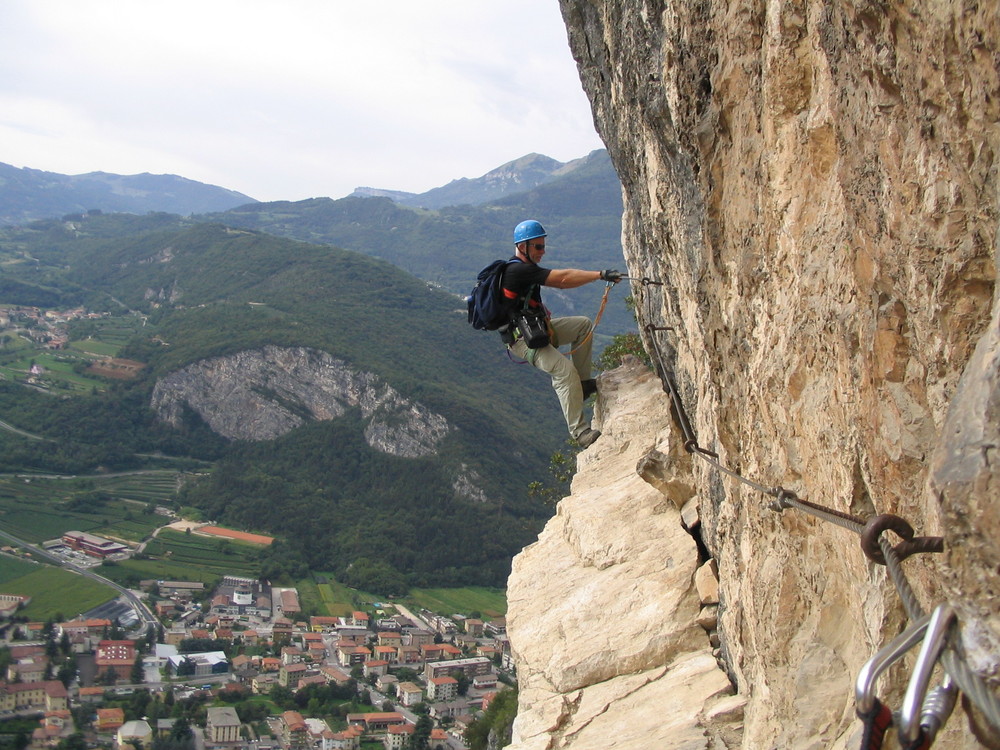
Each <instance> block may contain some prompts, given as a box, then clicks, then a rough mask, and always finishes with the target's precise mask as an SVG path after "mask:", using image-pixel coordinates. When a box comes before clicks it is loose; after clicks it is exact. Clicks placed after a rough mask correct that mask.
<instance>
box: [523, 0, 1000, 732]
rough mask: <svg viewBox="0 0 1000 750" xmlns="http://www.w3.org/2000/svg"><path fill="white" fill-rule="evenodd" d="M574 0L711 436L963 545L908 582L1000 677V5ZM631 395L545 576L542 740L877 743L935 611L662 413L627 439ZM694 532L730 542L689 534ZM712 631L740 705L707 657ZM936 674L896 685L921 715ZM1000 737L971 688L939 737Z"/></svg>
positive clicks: (587, 74)
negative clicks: (890, 662)
mask: <svg viewBox="0 0 1000 750" xmlns="http://www.w3.org/2000/svg"><path fill="white" fill-rule="evenodd" d="M561 6H562V10H563V16H564V18H565V20H566V22H567V27H568V30H569V38H570V44H571V47H572V49H573V51H574V54H575V56H576V58H577V62H578V66H579V69H580V73H581V79H582V81H583V85H584V88H585V89H586V91H587V93H588V95H589V97H590V99H591V102H592V105H593V110H594V114H595V121H596V123H597V127H598V129H599V131H600V133H601V135H602V137H603V138H604V140H605V142H606V144H607V145H608V150H609V153H610V154H611V157H612V160H613V162H614V164H615V167H616V169H617V170H618V173H619V176H620V178H621V181H622V185H623V194H624V199H625V214H624V220H623V245H624V248H625V254H626V261H627V264H628V267H629V272H630V275H631V276H633V277H636V278H646V279H647V280H648V281H649V282H651V283H648V284H639V283H634V284H633V291H634V293H635V295H636V299H637V311H638V314H639V318H640V324H641V329H642V332H643V337H644V341H645V343H646V345H647V348H648V349H649V350H650V351H651V352H652V353H654V357H655V359H656V361H657V365H658V371H659V372H658V374H659V376H660V377H659V379H658V380H660V381H661V382H662V381H663V380H665V378H666V375H667V373H672V375H673V378H674V379H675V380H676V383H677V384H678V388H679V393H680V397H681V401H682V402H683V404H684V408H685V411H686V413H687V414H688V416H689V417H690V420H691V426H692V429H693V432H694V434H695V436H696V439H697V444H698V445H699V446H701V447H703V448H705V449H707V450H710V451H713V452H714V453H716V454H718V456H719V461H720V462H721V463H722V465H724V466H726V467H729V468H731V469H733V470H735V471H738V472H739V473H740V474H742V475H743V476H745V477H748V478H750V479H752V480H753V481H755V482H757V483H758V484H759V485H761V486H763V487H765V488H770V487H778V486H780V487H783V488H786V489H788V490H791V491H793V492H795V493H796V494H797V495H798V496H799V497H800V498H803V499H806V500H808V501H811V502H814V503H817V504H820V505H823V506H827V507H831V508H833V509H836V510H838V511H841V512H844V513H849V514H851V515H854V516H859V517H863V518H868V517H870V516H873V515H875V514H882V513H892V514H897V515H898V516H900V517H902V518H904V519H906V520H907V521H909V523H910V524H912V526H913V527H914V529H915V530H916V532H917V534H918V535H919V534H928V535H936V534H939V535H941V536H943V537H944V544H945V551H944V553H943V554H938V555H921V556H916V557H913V558H909V559H908V560H906V562H905V570H906V571H907V573H908V577H909V578H910V580H911V583H912V585H913V587H914V593H915V597H916V599H917V600H918V602H919V603H920V605H921V606H922V608H923V609H925V610H928V611H929V610H930V609H932V608H933V607H934V606H935V605H936V604H938V603H941V602H945V601H947V602H949V603H950V604H952V605H953V606H954V607H955V609H956V610H957V612H958V626H957V627H956V628H955V631H954V639H955V641H956V643H958V644H960V648H961V649H962V650H963V651H964V652H965V654H966V660H967V662H968V664H969V665H970V667H972V668H973V669H974V670H975V671H976V672H977V673H978V674H979V675H981V676H982V677H984V678H985V679H987V680H989V679H993V678H994V677H995V676H996V675H997V674H998V673H1000V647H998V644H1000V625H998V624H997V623H998V622H1000V599H998V597H997V591H998V588H1000V579H998V576H997V570H998V569H1000V549H998V545H997V542H996V539H997V533H996V531H997V525H998V522H1000V521H998V519H1000V511H998V510H997V509H998V507H1000V506H998V504H997V500H998V490H997V480H996V474H995V471H996V470H995V468H994V467H995V466H996V460H995V456H994V453H995V446H996V445H997V442H996V439H997V437H998V436H997V435H996V431H997V428H996V424H997V419H996V405H995V404H996V400H997V394H998V393H1000V390H998V388H997V385H998V383H997V379H998V376H997V362H998V360H997V355H996V352H997V349H998V342H997V337H998V335H1000V333H998V325H1000V324H998V320H997V314H996V313H994V312H992V308H993V306H994V304H995V281H996V272H997V271H996V250H995V248H996V237H997V216H998V211H997V197H998V194H997V190H998V184H997V170H996V158H997V157H996V155H997V153H998V147H1000V142H998V141H1000V131H998V129H997V125H996V123H997V121H998V119H1000V118H998V115H1000V112H998V107H1000V75H998V66H997V59H998V58H1000V54H998V53H1000V50H998V41H997V40H998V39H1000V17H998V16H997V14H996V10H995V6H993V5H989V4H976V3H971V4H970V3H959V2H940V3H928V2H916V3H913V2H905V3H904V2H884V3H869V2H848V3H837V4H831V3H826V2H819V1H818V0H817V1H816V2H810V1H809V0H806V1H804V2H803V1H801V0H787V1H782V0H778V1H777V2H766V3H744V2H739V1H737V0H734V1H731V2H718V3H708V2H691V3H683V4H678V3H672V4H667V5H663V4H657V3H649V2H637V3H620V2H607V3H592V2H589V0H561ZM650 326H652V328H650ZM644 387H645V386H644ZM601 398H602V399H603V400H602V402H601V404H600V409H602V410H604V412H605V415H604V419H603V429H605V430H608V431H609V434H608V437H610V438H611V439H607V437H606V438H602V439H601V441H599V442H598V443H597V444H596V445H595V447H594V448H592V449H590V450H588V451H587V452H586V453H585V454H584V456H583V458H582V460H581V470H580V472H579V474H578V476H577V478H576V480H575V482H574V486H573V495H572V496H571V497H570V498H568V499H566V500H564V501H563V502H562V504H561V505H560V508H559V512H558V513H557V515H556V516H555V518H554V519H553V520H552V521H551V522H550V524H549V525H548V526H547V527H546V529H545V531H544V532H543V534H542V535H541V537H540V539H539V542H538V544H537V545H535V546H533V547H531V548H528V550H526V551H525V553H523V556H522V557H519V558H518V559H517V560H516V562H515V566H514V571H513V575H512V578H511V582H510V590H511V611H510V613H509V620H510V623H511V640H512V645H513V647H514V650H515V653H516V655H517V657H518V668H519V672H520V674H521V676H522V684H523V686H524V687H523V692H522V697H521V709H520V714H519V717H518V720H517V724H516V726H515V730H516V731H515V742H514V745H513V747H514V748H516V749H517V750H527V748H536V747H537V748H542V747H545V748H574V749H575V750H581V749H582V748H588V747H606V746H607V744H604V745H601V744H600V742H599V741H598V739H597V737H598V735H599V734H603V740H604V742H605V743H607V741H608V740H609V738H610V737H611V736H612V735H609V732H622V733H624V734H621V735H618V734H615V735H613V736H614V737H615V743H614V746H616V747H621V748H648V747H662V748H672V747H685V748H687V747H690V748H719V747H743V748H761V747H774V748H779V747H780V748H814V747H824V748H826V747H835V748H836V747H852V746H856V742H857V740H858V734H859V732H860V725H859V722H858V721H857V719H856V718H855V715H854V700H853V682H854V679H855V677H856V676H857V674H858V672H859V670H860V669H861V667H862V666H863V664H864V663H865V661H866V660H867V659H868V658H869V657H870V656H871V655H872V654H874V653H875V651H876V650H878V648H879V647H881V646H882V645H884V644H885V643H886V642H888V641H889V640H890V639H892V638H893V637H894V636H895V635H896V634H897V633H898V632H899V631H900V630H901V629H902V628H903V627H904V626H905V624H906V623H907V622H908V621H909V618H908V616H907V613H906V612H905V611H904V608H903V606H902V605H901V603H900V597H899V596H898V594H897V592H896V590H895V587H894V586H893V584H892V582H891V581H890V580H889V578H888V576H887V574H886V570H885V568H884V567H882V566H879V565H875V564H874V563H872V562H870V561H869V560H868V559H867V558H866V557H865V555H864V554H863V553H862V551H861V549H860V545H859V544H858V539H857V535H856V534H853V533H852V532H851V531H849V530H845V529H843V528H840V527H838V526H835V525H833V524H829V523H825V522H823V521H821V520H818V519H816V518H814V517H812V516H809V515H806V514H804V513H801V512H799V511H796V510H794V509H788V510H785V511H784V512H783V513H781V514H778V513H774V512H772V511H771V510H769V508H768V502H769V500H770V498H768V497H767V496H766V495H765V494H763V493H761V492H759V491H757V490H756V489H754V488H753V487H750V486H748V485H746V484H744V483H742V482H740V481H739V480H737V479H735V478H732V477H731V476H729V475H727V474H724V473H722V472H720V471H719V470H718V469H717V468H716V467H714V466H713V465H712V464H710V463H709V462H707V461H703V460H700V459H699V458H698V457H697V456H691V455H689V454H687V453H686V452H685V451H683V450H679V449H678V441H682V440H683V439H682V437H681V435H680V431H679V428H678V426H677V424H676V421H675V420H672V419H671V418H669V417H668V416H667V415H666V412H665V411H663V410H662V409H661V410H660V411H658V412H655V414H656V415H657V416H655V417H653V418H654V419H656V420H658V421H657V423H656V424H655V425H653V426H652V427H649V428H647V429H646V431H645V432H638V429H639V425H636V426H635V429H636V430H637V432H636V437H635V438H634V439H633V437H632V436H631V435H628V434H624V435H622V436H620V437H619V438H618V439H617V440H615V439H614V434H615V430H617V429H618V427H617V425H618V420H619V415H618V414H619V412H618V410H619V409H621V408H626V409H631V408H633V407H629V406H622V405H618V401H620V402H621V404H627V403H628V399H625V398H623V397H619V396H614V397H612V396H611V395H610V394H609V393H607V392H605V393H604V394H602V397H601ZM643 408H644V409H645V408H646V407H643ZM650 413H651V414H652V413H654V412H652V411H650ZM654 427H655V428H656V429H653V428H654ZM637 442H638V443H644V444H645V446H646V447H645V448H644V450H643V451H638V446H637V445H636V443H637ZM633 451H637V452H641V453H642V454H643V457H642V458H641V460H640V462H639V463H640V464H641V466H640V467H639V468H638V469H637V468H636V461H635V460H634V459H635V453H633ZM616 454H617V455H619V457H620V460H619V461H616V460H615V457H616ZM637 475H641V476H642V477H643V478H644V480H645V482H644V483H643V482H641V480H639V479H638V478H637ZM644 484H645V485H648V487H646V486H643V485H644ZM688 495H690V500H688V499H686V496H688ZM598 497H600V498H601V503H602V505H601V506H600V511H597V510H595V509H594V508H592V507H591V506H595V505H596V504H597V502H598V499H597V498H598ZM619 506H620V507H621V508H628V510H627V511H625V510H617V508H618V507H619ZM677 506H679V507H681V508H683V513H682V514H679V513H678V514H677V517H676V518H674V515H675V513H677V511H675V510H674V507H677ZM596 513H607V514H609V515H610V517H612V518H614V519H615V520H616V524H608V523H606V522H603V523H602V521H601V520H600V518H599V516H596V517H595V515H594V514H596ZM679 525H683V526H685V527H688V528H692V529H695V530H697V532H698V533H697V536H698V539H697V543H698V544H699V545H700V547H694V546H692V545H688V552H687V553H683V551H681V552H678V551H676V550H677V549H682V547H683V545H682V547H681V548H675V547H673V546H671V547H670V548H669V551H668V549H667V547H666V546H664V545H665V544H666V542H665V539H666V538H667V536H668V529H676V527H677V526H679ZM649 528H655V529H657V530H658V531H657V533H656V534H655V535H654V536H653V538H652V539H650V538H649V531H648V529H649ZM612 532H613V533H612ZM670 534H671V535H674V536H676V531H672V532H670ZM889 537H890V538H891V539H892V540H893V542H896V541H898V538H897V537H895V536H894V535H893V534H892V533H891V532H890V533H889ZM697 549H700V550H701V555H700V556H698V554H697V551H696V550H697ZM557 550H558V552H556V551H557ZM647 555H650V556H651V558H652V559H653V560H655V559H658V560H659V561H660V562H661V564H662V566H661V568H660V569H659V570H657V569H656V566H655V565H654V564H653V563H652V561H651V560H647V558H646V556H647ZM709 558H710V559H711V562H710V563H708V565H709V566H710V567H709V568H707V569H706V567H705V560H707V559H709ZM556 560H560V561H561V562H559V563H556V562H555V561H556ZM562 560H566V561H565V562H563V561H562ZM678 568H680V570H678ZM553 570H558V573H559V574H558V575H557V576H553V575H552V571H553ZM695 570H697V571H700V573H699V574H698V575H695V573H694V571H695ZM706 570H707V571H715V570H717V571H718V594H717V598H718V601H719V604H718V620H717V623H716V626H715V628H714V629H712V628H710V629H708V630H706V631H705V632H706V634H707V636H706V637H707V638H708V639H709V645H708V646H706V645H704V642H703V641H699V640H698V638H699V634H698V630H697V629H696V628H695V627H694V626H692V624H691V623H692V621H693V620H694V619H696V618H699V619H702V620H703V621H705V622H709V620H710V617H709V613H707V612H704V611H703V609H704V608H703V607H702V601H703V600H702V596H703V595H704V596H708V597H711V591H710V589H711V588H712V586H710V585H709V586H706V585H705V583H706V578H709V577H710V576H708V575H707V572H706ZM673 576H676V580H675V579H674V578H673ZM615 579H617V580H615ZM539 580H544V581H545V583H544V585H540V584H539V583H538V581H539ZM698 581H700V582H701V583H702V591H701V593H699V594H698V595H695V594H694V593H692V590H691V588H690V587H691V586H692V585H694V584H695V583H697V582H698ZM529 582H531V583H529ZM685 583H687V584H688V585H687V586H685ZM532 585H534V587H535V588H537V589H538V591H540V592H541V595H539V596H534V595H533V594H532V593H531V591H530V589H531V586H532ZM695 588H696V590H697V587H695ZM705 606H706V607H707V606H710V605H709V604H707V603H706V604H705ZM539 612H544V613H549V612H559V613H561V615H562V616H561V618H557V617H555V616H552V617H549V616H548V614H544V615H539ZM699 612H702V614H701V615H699V614H698V613H699ZM588 614H589V615H590V616H589V618H588V617H586V615H588ZM536 618H537V619H538V623H539V624H538V625H536V624H534V622H533V620H535V619H536ZM584 620H585V621H586V624H587V627H586V628H585V629H584V628H582V627H580V626H579V623H580V622H583V621H584ZM623 625H624V626H625V630H624V632H620V631H619V628H621V627H623ZM715 639H717V641H716V640H715ZM564 642H565V643H564ZM570 642H573V646H572V647H571V646H570V645H568V644H569V643H570ZM714 642H718V644H719V646H718V650H717V651H716V652H715V654H716V656H717V657H718V659H719V662H718V663H719V665H720V666H719V668H720V669H721V670H722V671H723V672H724V673H725V674H726V675H727V676H728V677H729V678H731V684H732V686H733V690H734V691H735V692H734V694H733V695H727V694H726V693H727V690H726V688H725V685H723V684H722V682H719V681H718V679H717V678H718V676H717V675H715V673H714V672H713V670H712V669H711V668H709V667H710V662H709V661H708V660H707V659H706V658H705V657H706V653H708V654H711V653H712V651H710V650H708V649H710V648H712V647H713V646H714ZM581 644H582V645H581ZM911 657H912V655H911ZM694 664H704V665H705V670H704V671H699V670H697V669H695V667H694V666H693V665H694ZM911 666H912V658H909V659H908V660H905V663H904V664H903V665H902V666H901V667H899V668H897V669H895V670H893V671H892V672H890V674H889V676H888V677H886V678H883V680H882V681H881V682H880V683H879V687H878V689H879V693H880V697H882V698H884V699H885V700H886V701H887V702H888V703H889V704H890V705H891V706H892V707H893V708H898V707H899V704H900V702H901V699H902V694H903V691H904V689H905V687H906V681H907V679H908V676H909V668H910V667H911ZM693 675H698V677H697V678H696V677H694V676H693ZM672 678H676V679H677V680H678V682H677V683H676V684H678V685H682V686H683V689H677V688H667V687H666V685H667V684H668V683H667V682H665V681H666V680H669V679H672ZM681 695H683V696H684V699H683V701H682V700H681V699H680V698H679V697H678V696H681ZM668 698H669V699H670V702H667V703H664V702H662V701H666V700H668ZM665 706H666V707H665ZM657 722H660V723H663V724H666V725H669V726H670V727H673V728H674V729H673V731H671V732H664V733H663V734H662V735H661V734H655V733H656V732H657V731H658V730H657ZM639 726H642V727H648V729H647V730H646V731H647V734H646V735H645V736H642V735H641V733H640V734H635V735H633V734H632V733H631V732H630V730H629V727H639ZM989 735H990V732H989V729H988V728H987V727H986V722H985V721H984V720H983V717H981V716H980V715H979V714H978V713H977V711H976V710H975V709H974V708H971V707H969V706H968V705H967V706H965V707H964V709H963V708H962V707H960V708H959V710H958V712H957V713H956V715H955V716H953V717H952V719H951V720H950V721H949V722H948V724H947V726H946V729H945V734H944V736H943V737H942V738H941V739H940V740H939V742H940V743H941V745H942V746H945V747H957V748H966V747H970V748H971V747H979V746H982V745H983V744H987V745H988V744H990V743H991V742H995V737H994V738H991V737H990V736H989ZM649 737H654V738H656V740H657V741H653V742H651V741H649ZM619 738H621V739H620V741H619ZM660 739H662V742H661V741H659V740H660Z"/></svg>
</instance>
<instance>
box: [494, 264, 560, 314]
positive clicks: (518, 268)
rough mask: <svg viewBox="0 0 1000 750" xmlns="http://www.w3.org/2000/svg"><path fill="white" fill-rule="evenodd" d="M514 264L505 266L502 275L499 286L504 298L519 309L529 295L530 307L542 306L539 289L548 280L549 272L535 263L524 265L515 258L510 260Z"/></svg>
mask: <svg viewBox="0 0 1000 750" xmlns="http://www.w3.org/2000/svg"><path fill="white" fill-rule="evenodd" d="M511 260H512V261H515V262H514V263H509V264H508V265H507V270H506V271H504V273H503V281H502V282H501V284H500V286H501V287H502V288H503V290H504V294H505V296H507V297H508V299H510V300H511V304H514V303H515V302H516V304H517V306H518V307H520V306H521V305H523V304H524V298H525V297H526V296H527V295H528V294H530V295H531V303H530V304H531V306H532V307H541V306H542V292H541V287H542V286H544V284H545V281H546V279H548V278H549V273H551V270H550V269H548V268H542V267H541V266H539V265H536V264H535V263H526V262H524V261H523V260H521V259H520V258H518V257H517V256H514V257H513V258H511Z"/></svg>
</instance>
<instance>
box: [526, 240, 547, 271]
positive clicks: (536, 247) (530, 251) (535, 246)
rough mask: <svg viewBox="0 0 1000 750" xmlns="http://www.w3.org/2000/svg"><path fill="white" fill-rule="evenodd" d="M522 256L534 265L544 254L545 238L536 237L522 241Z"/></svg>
mask: <svg viewBox="0 0 1000 750" xmlns="http://www.w3.org/2000/svg"><path fill="white" fill-rule="evenodd" d="M523 252H524V256H525V257H526V258H527V259H528V260H530V261H531V262H532V263H534V264H535V265H538V263H539V262H540V261H541V259H542V256H543V255H545V238H544V237H538V238H536V239H533V240H528V241H527V242H525V243H524V251H523Z"/></svg>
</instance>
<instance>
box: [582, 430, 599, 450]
mask: <svg viewBox="0 0 1000 750" xmlns="http://www.w3.org/2000/svg"><path fill="white" fill-rule="evenodd" d="M600 436H601V431H600V430H592V429H590V428H589V427H588V428H587V429H586V430H584V431H583V432H581V433H580V434H579V435H577V437H576V442H578V443H579V444H580V447H581V448H589V447H590V446H592V445H593V444H594V443H596V442H597V438H599V437H600Z"/></svg>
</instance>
